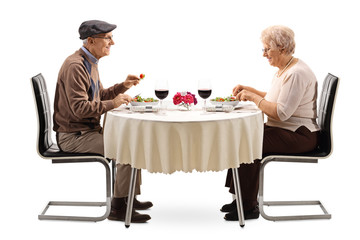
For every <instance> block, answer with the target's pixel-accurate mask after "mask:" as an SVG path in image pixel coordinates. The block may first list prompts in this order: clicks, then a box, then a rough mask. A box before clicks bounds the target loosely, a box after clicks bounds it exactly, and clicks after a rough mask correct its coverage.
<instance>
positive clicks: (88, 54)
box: [81, 46, 99, 64]
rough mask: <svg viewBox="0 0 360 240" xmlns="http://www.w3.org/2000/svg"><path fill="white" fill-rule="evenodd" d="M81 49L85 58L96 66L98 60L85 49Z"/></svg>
mask: <svg viewBox="0 0 360 240" xmlns="http://www.w3.org/2000/svg"><path fill="white" fill-rule="evenodd" d="M81 49H82V50H83V51H84V52H85V54H86V56H87V57H88V58H89V59H90V61H91V62H93V63H95V64H98V62H99V60H98V59H97V58H96V57H94V56H93V55H92V54H91V52H89V50H87V49H86V47H84V46H81Z"/></svg>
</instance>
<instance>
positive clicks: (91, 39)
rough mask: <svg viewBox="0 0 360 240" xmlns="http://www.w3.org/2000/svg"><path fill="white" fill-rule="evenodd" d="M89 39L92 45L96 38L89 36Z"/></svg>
mask: <svg viewBox="0 0 360 240" xmlns="http://www.w3.org/2000/svg"><path fill="white" fill-rule="evenodd" d="M87 41H88V43H89V44H91V45H92V44H94V43H95V39H93V38H92V37H88V39H87Z"/></svg>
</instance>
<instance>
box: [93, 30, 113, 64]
mask: <svg viewBox="0 0 360 240" xmlns="http://www.w3.org/2000/svg"><path fill="white" fill-rule="evenodd" d="M112 37H113V36H112V32H108V33H102V34H98V35H95V36H92V37H90V38H89V39H88V41H89V48H90V49H89V51H90V52H91V53H92V54H93V55H94V57H96V58H97V59H100V58H102V57H104V56H108V55H109V54H110V48H111V45H114V44H115V43H114V40H113V39H112Z"/></svg>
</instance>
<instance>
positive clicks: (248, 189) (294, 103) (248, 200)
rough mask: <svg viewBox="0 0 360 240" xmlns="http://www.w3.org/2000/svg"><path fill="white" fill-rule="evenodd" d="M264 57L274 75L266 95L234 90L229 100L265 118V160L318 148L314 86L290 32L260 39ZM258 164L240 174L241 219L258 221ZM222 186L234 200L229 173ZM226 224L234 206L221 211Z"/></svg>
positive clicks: (275, 29)
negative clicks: (252, 108)
mask: <svg viewBox="0 0 360 240" xmlns="http://www.w3.org/2000/svg"><path fill="white" fill-rule="evenodd" d="M261 41H262V44H263V47H264V49H263V56H264V57H266V58H267V59H268V61H269V64H270V65H271V66H274V67H277V68H278V70H277V72H276V73H275V75H274V77H273V79H272V85H271V88H270V90H269V91H268V92H262V91H259V90H257V89H254V88H252V87H248V86H243V85H237V86H235V87H234V89H233V95H234V96H236V98H237V99H238V100H241V101H252V102H254V103H255V104H256V105H257V107H258V108H259V109H260V110H261V111H262V112H263V113H265V114H266V115H267V117H268V121H267V122H266V123H265V126H264V139H263V156H265V155H268V154H270V153H284V154H286V153H288V154H289V153H303V152H308V151H311V150H313V149H315V148H316V146H317V145H318V131H319V126H318V125H317V123H316V118H317V114H316V99H317V80H316V77H315V75H314V73H313V72H312V70H311V69H310V68H309V66H308V65H306V63H305V62H303V61H302V60H301V59H298V58H294V57H293V54H294V50H295V41H294V32H293V31H292V30H291V29H290V28H288V27H285V26H271V27H268V28H266V29H265V30H264V31H263V32H262V33H261ZM259 170H260V160H255V161H254V163H253V164H243V165H241V166H240V167H239V168H238V171H239V175H240V181H241V191H242V198H243V207H244V213H245V219H256V218H258V217H259V210H258V202H257V195H258V188H259ZM226 186H227V187H230V192H231V193H233V194H234V187H233V183H232V174H231V171H228V175H227V179H226ZM221 211H222V212H228V213H227V214H226V215H225V219H226V220H230V221H231V220H238V215H237V209H236V202H235V200H234V201H233V202H232V203H230V204H226V205H224V206H223V207H222V208H221Z"/></svg>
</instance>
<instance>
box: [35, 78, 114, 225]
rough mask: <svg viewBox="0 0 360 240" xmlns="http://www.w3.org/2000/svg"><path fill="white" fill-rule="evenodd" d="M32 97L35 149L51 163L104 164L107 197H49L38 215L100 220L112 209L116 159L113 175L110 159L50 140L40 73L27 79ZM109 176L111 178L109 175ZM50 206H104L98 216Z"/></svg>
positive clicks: (54, 218) (48, 116) (48, 119)
mask: <svg viewBox="0 0 360 240" xmlns="http://www.w3.org/2000/svg"><path fill="white" fill-rule="evenodd" d="M30 81H31V85H32V90H33V96H34V101H35V105H36V111H37V120H38V121H37V122H38V136H37V139H38V141H37V148H36V149H37V153H38V155H39V156H40V157H41V158H43V159H48V160H50V159H51V160H52V163H54V164H55V163H56V164H58V163H91V162H98V163H100V164H101V165H102V166H104V168H105V173H106V175H105V180H106V198H105V201H103V202H89V201H88V202H86V201H49V202H48V203H47V204H46V206H45V208H44V210H43V211H42V212H41V213H40V214H39V215H38V219H39V220H71V221H94V222H97V221H102V220H104V219H106V218H107V217H108V216H109V214H110V209H111V189H112V190H113V191H114V184H113V183H114V179H115V171H116V170H115V163H114V162H113V161H112V175H111V170H110V167H109V161H108V160H107V159H106V158H105V157H103V156H102V155H100V154H92V153H67V152H63V151H61V150H60V149H59V148H58V146H57V144H56V143H54V142H53V141H52V137H51V130H52V122H51V121H52V117H51V110H50V100H49V96H48V93H47V88H46V82H45V79H44V77H43V76H42V74H41V73H39V74H38V75H36V76H34V77H32V78H31V79H30ZM111 178H112V179H111ZM51 206H83V207H93V206H94V207H95V206H96V207H103V206H105V208H106V209H105V212H104V214H103V215H101V216H65V215H48V214H46V212H47V210H48V209H49V208H50V207H51Z"/></svg>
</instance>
